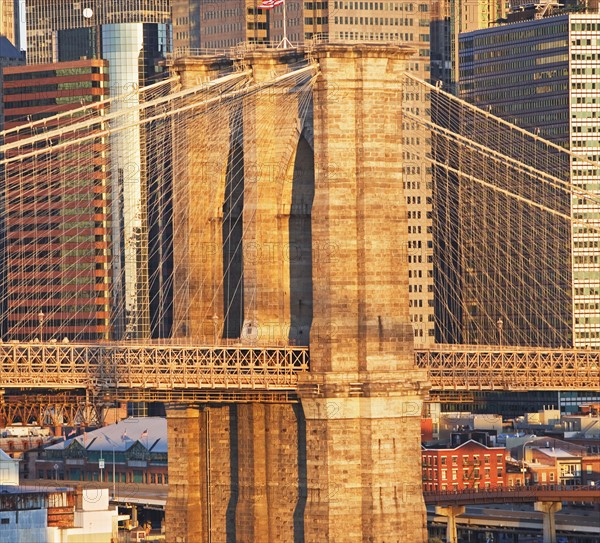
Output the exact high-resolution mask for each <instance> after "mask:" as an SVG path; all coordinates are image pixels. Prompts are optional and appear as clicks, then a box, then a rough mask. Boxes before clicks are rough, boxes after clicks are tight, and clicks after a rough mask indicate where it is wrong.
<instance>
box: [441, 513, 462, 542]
mask: <svg viewBox="0 0 600 543" xmlns="http://www.w3.org/2000/svg"><path fill="white" fill-rule="evenodd" d="M464 512H465V506H464V505H448V506H442V505H437V506H436V508H435V513H436V515H442V516H444V517H446V518H447V519H448V520H447V521H446V543H458V529H457V526H456V517H458V516H460V515H462V514H463V513H464Z"/></svg>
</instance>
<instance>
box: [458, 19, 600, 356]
mask: <svg viewBox="0 0 600 543" xmlns="http://www.w3.org/2000/svg"><path fill="white" fill-rule="evenodd" d="M599 75H600V14H597V13H588V14H564V15H559V16H554V17H548V18H544V19H537V20H531V21H525V22H521V23H515V24H509V25H504V26H500V27H496V28H490V29H487V30H479V31H476V32H470V33H465V34H462V35H461V36H460V96H461V97H462V98H464V99H466V100H468V101H470V102H472V103H474V104H475V105H477V106H478V107H480V108H485V109H488V108H489V110H490V111H491V112H492V113H494V114H495V115H498V116H499V117H502V118H505V119H507V120H510V121H511V122H514V123H515V124H518V125H519V126H521V127H523V128H525V129H526V130H528V131H530V132H534V133H537V134H539V135H540V136H541V137H543V138H545V139H547V140H550V141H552V142H554V143H556V144H559V145H561V146H563V147H565V148H568V149H570V150H571V151H572V152H573V153H574V154H575V155H580V156H582V157H586V159H587V160H591V161H594V162H598V161H600V150H599V149H600V114H599V107H600V83H599V81H600V79H599ZM568 175H569V176H570V180H571V183H572V184H573V185H574V186H575V187H578V188H581V189H583V190H585V191H588V193H589V194H591V196H589V197H586V198H581V197H577V196H575V195H573V196H572V197H571V201H570V202H569V201H566V202H565V209H566V213H569V212H570V213H571V217H572V218H573V219H575V220H576V221H577V222H574V223H573V224H572V226H571V227H570V229H565V230H564V232H563V234H562V237H563V239H560V240H548V243H550V242H551V243H559V244H560V246H562V247H564V250H562V249H561V251H562V253H561V254H562V258H561V259H559V260H557V261H556V269H557V270H563V275H564V276H565V277H568V278H569V281H568V283H566V284H565V288H564V292H563V295H562V296H560V297H558V298H550V299H547V300H546V301H545V302H543V303H545V304H547V306H548V307H547V313H548V315H551V316H552V318H553V319H555V320H557V321H560V322H563V323H565V326H564V327H563V330H562V332H561V334H560V336H561V337H556V338H555V340H556V342H557V344H558V345H559V346H569V345H573V346H575V347H583V348H585V347H590V348H595V349H598V348H600V266H599V264H600V236H599V234H598V227H600V204H599V203H598V202H599V201H600V169H598V168H597V167H595V166H593V165H591V164H590V163H589V162H587V161H586V162H579V163H578V162H577V159H572V160H571V165H570V172H568ZM540 247H542V240H537V243H536V250H537V251H539V250H540ZM551 271H552V270H551ZM489 290H490V292H491V291H493V289H489Z"/></svg>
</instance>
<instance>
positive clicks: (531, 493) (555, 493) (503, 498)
mask: <svg viewBox="0 0 600 543" xmlns="http://www.w3.org/2000/svg"><path fill="white" fill-rule="evenodd" d="M423 497H424V499H425V503H426V504H431V505H433V504H435V505H481V504H485V503H533V502H563V501H569V502H586V503H600V488H599V487H597V486H590V485H584V486H581V485H580V486H565V485H534V486H528V487H524V488H522V487H501V488H490V489H487V490H485V489H479V490H476V489H474V488H470V489H466V490H461V491H457V492H453V491H444V492H423Z"/></svg>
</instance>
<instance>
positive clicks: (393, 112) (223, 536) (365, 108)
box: [167, 45, 426, 543]
mask: <svg viewBox="0 0 600 543" xmlns="http://www.w3.org/2000/svg"><path fill="white" fill-rule="evenodd" d="M409 54H410V51H408V50H406V49H403V48H399V47H391V46H390V47H388V46H362V45H355V46H335V45H324V46H319V47H317V48H315V50H314V51H313V55H314V58H316V60H317V61H318V64H319V69H320V75H319V77H318V79H317V83H316V88H315V90H314V112H313V116H314V136H312V137H311V131H310V130H305V131H304V132H302V131H299V130H297V128H296V126H283V127H282V128H279V129H278V130H275V126H276V124H277V123H281V122H282V121H283V118H284V116H283V114H282V113H283V109H282V102H281V100H280V97H278V96H277V95H275V96H274V97H271V100H270V102H269V103H261V102H260V101H254V102H252V101H250V102H249V103H248V104H245V105H244V123H245V125H247V128H246V127H245V128H244V133H243V134H244V136H243V142H244V145H243V147H244V151H243V152H244V158H245V160H246V162H247V164H246V165H245V167H244V211H243V213H244V222H245V228H246V227H247V228H246V229H245V231H244V236H247V239H245V241H244V243H245V246H244V259H245V260H246V261H247V262H246V263H245V265H244V282H245V283H244V284H245V290H246V292H245V307H244V321H245V324H246V325H250V327H254V326H256V327H260V326H261V323H263V324H264V323H266V324H267V326H268V327H273V328H272V330H271V328H269V335H268V337H267V338H266V339H265V336H264V335H263V338H262V340H263V342H264V343H267V344H268V343H270V342H271V341H275V342H281V341H286V340H287V339H298V338H297V337H296V338H292V337H291V334H290V335H289V336H288V334H285V333H280V332H278V331H277V330H281V331H285V330H286V327H287V328H289V327H290V323H293V321H294V319H297V320H299V321H302V323H303V324H302V325H303V326H306V327H308V326H311V329H310V353H311V371H310V373H309V374H307V375H306V376H304V377H303V380H302V386H301V405H296V406H291V405H275V404H265V405H262V404H237V405H230V406H223V407H215V406H209V407H206V408H204V409H203V410H202V411H200V414H199V415H198V414H197V413H196V412H194V411H193V410H187V411H174V410H171V411H169V428H170V430H169V432H170V434H169V437H170V438H171V436H173V439H174V440H175V441H174V442H173V443H174V445H171V447H177V449H176V450H175V451H173V448H171V451H173V452H175V454H174V455H173V456H172V457H171V459H170V466H169V470H170V471H169V477H170V485H173V490H172V491H171V490H170V493H169V502H168V507H167V517H168V519H170V520H168V521H167V538H168V540H169V541H189V542H190V543H191V542H194V543H195V542H202V541H208V533H209V531H210V534H211V535H212V541H224V542H234V541H235V542H240V543H242V542H243V543H250V542H252V543H255V542H256V543H271V542H273V543H286V542H290V543H291V542H294V543H299V542H306V543H312V542H315V543H316V542H318V543H323V542H332V543H334V542H336V543H353V542H356V543H359V542H363V541H370V542H373V543H384V542H385V543H399V542H401V543H423V542H424V541H425V540H426V529H425V521H426V516H425V507H424V503H423V499H422V495H421V482H420V477H421V471H420V416H421V407H422V400H423V394H424V390H425V388H426V374H425V372H423V371H420V370H417V369H416V368H415V367H414V357H413V352H412V349H413V332H412V328H411V325H410V319H409V306H408V273H407V255H406V232H407V228H406V205H405V198H404V194H403V189H402V179H401V175H402V147H401V135H400V134H398V132H397V130H398V127H399V126H402V123H401V110H400V107H401V98H402V93H401V86H400V74H401V73H402V71H403V69H404V61H405V59H406V58H407V56H408V55H409ZM294 55H297V53H295V52H294V53H291V54H290V53H289V52H288V53H281V52H273V51H270V52H265V53H264V55H263V54H260V53H256V54H253V55H252V56H250V57H248V58H246V59H244V63H245V65H246V66H251V67H252V69H253V73H254V77H255V79H256V80H257V81H262V80H265V79H268V78H269V77H272V76H273V75H274V74H276V73H280V72H281V71H282V70H284V69H285V63H286V62H287V60H285V59H289V58H292V57H294ZM258 118H260V119H261V123H265V122H266V123H267V124H266V128H265V125H263V126H261V127H260V130H262V131H263V134H262V135H261V133H260V130H259V126H258V123H257V120H256V119H258ZM265 118H268V119H271V122H272V123H273V125H272V130H271V128H270V126H269V122H268V121H265ZM290 123H296V124H297V121H296V119H295V118H293V119H290ZM265 130H266V132H264V131H265ZM219 134H220V132H218V131H217V141H222V142H224V141H225V135H226V134H225V132H223V137H221V136H219ZM274 134H280V137H273V135H274ZM281 134H283V137H282V136H281ZM208 141H209V140H206V142H208ZM206 142H204V140H203V139H202V138H200V139H199V145H200V147H199V148H198V149H199V151H200V155H201V156H203V155H205V154H208V155H210V153H213V152H217V151H215V149H216V147H214V145H213V146H212V147H211V148H209V147H207V146H206ZM278 145H283V147H282V148H278V149H277V151H275V147H277V146H278ZM313 153H314V172H313V170H312V167H308V168H305V169H303V168H302V164H299V163H298V160H299V159H304V160H310V159H311V158H312V157H313ZM215 156H216V155H215ZM269 157H271V158H269ZM272 157H275V158H272ZM265 161H266V164H267V166H261V165H262V164H265ZM252 163H253V166H252V167H250V165H251V164H252ZM274 163H276V164H278V165H279V164H281V165H282V167H281V169H279V166H278V167H277V171H278V172H280V174H278V176H277V179H276V181H277V183H273V184H271V186H269V184H268V183H267V184H265V178H264V174H265V173H267V175H268V174H269V173H273V169H274V167H273V166H272V164H274ZM269 164H271V165H269ZM257 166H260V167H257ZM261 171H262V173H261ZM199 182H201V179H200V178H198V179H195V180H193V181H192V183H199ZM219 182H220V181H219ZM313 182H314V189H313V186H312V185H313ZM309 185H310V186H309ZM194 190H195V189H194ZM313 195H314V200H313ZM197 197H198V198H201V191H200V192H198V193H197ZM295 198H296V201H301V202H302V205H300V206H299V211H298V210H297V209H296V208H295V207H294V205H293V204H294V199H295ZM194 205H195V206H197V207H198V210H197V211H198V217H197V219H198V222H197V223H196V225H197V229H196V230H197V231H195V232H194V236H198V238H197V239H204V238H203V237H202V236H204V235H206V233H205V232H204V231H203V228H202V224H201V221H200V218H201V217H203V215H202V214H203V213H207V212H206V211H205V210H201V209H200V208H201V207H202V200H199V201H198V203H197V204H196V203H195V204H194ZM206 205H207V208H210V207H212V204H210V203H209V202H208V201H206ZM294 215H296V217H295V218H293V216H294ZM303 216H304V217H303ZM250 217H253V218H255V223H254V224H252V223H251V221H250V220H249V219H250ZM308 219H310V220H308ZM195 220H196V219H195ZM202 220H203V221H205V222H206V220H210V217H209V216H208V215H207V216H206V217H205V219H202ZM292 222H293V225H294V226H293V228H292ZM246 223H247V224H246ZM190 224H191V222H190ZM302 228H305V229H306V232H304V233H302V232H299V230H300V229H302ZM293 239H298V240H300V246H301V250H300V252H301V253H302V254H303V255H304V256H306V252H307V251H306V244H307V242H310V243H312V265H311V264H308V265H307V264H306V263H305V262H301V263H300V264H299V265H297V266H296V268H295V269H292V268H293V267H292V266H291V265H290V263H289V261H287V262H286V259H285V244H286V243H288V242H291V240H293ZM251 244H253V245H251ZM261 244H265V245H266V246H269V247H275V248H277V250H278V251H280V252H279V253H277V252H276V254H277V255H278V256H277V258H276V259H277V260H278V262H277V265H269V264H270V263H268V262H264V261H260V260H257V259H256V255H252V254H250V251H251V250H252V248H254V249H256V247H258V246H260V245H261ZM182 255H183V257H182V258H183V259H184V260H185V258H189V261H188V262H187V263H186V265H187V266H188V267H189V269H190V270H191V268H193V267H195V266H198V265H199V264H198V263H196V262H195V261H194V257H193V255H192V254H191V252H190V253H189V256H186V253H185V251H184V252H183V253H182ZM252 257H254V258H252ZM200 267H201V264H200ZM197 271H198V272H199V274H200V273H205V274H210V273H213V272H210V271H209V270H208V269H206V270H201V269H199V270H197ZM190 273H191V272H190ZM309 273H312V277H306V275H308V274H309ZM302 274H304V275H302ZM295 285H301V287H295ZM294 288H295V290H294ZM309 291H312V292H309ZM291 292H293V295H292V294H290V293H291ZM200 296H201V297H202V296H203V295H202V294H201V295H200ZM201 303H202V302H200V304H201ZM303 303H305V304H306V306H305V307H307V308H309V311H306V309H305V310H304V313H302V311H301V310H300V309H298V308H301V307H302V304H303ZM190 304H191V298H190ZM313 312H314V315H313ZM196 318H199V317H194V316H193V315H192V312H191V311H190V313H189V317H188V319H189V327H190V328H194V327H195V326H197V325H198V323H193V322H192V321H193V320H194V319H196ZM311 319H312V325H311ZM245 327H246V326H244V328H245ZM292 328H293V327H292ZM307 330H308V328H307ZM242 333H243V330H242ZM241 339H245V340H248V339H251V338H248V337H246V338H241ZM185 417H188V418H187V421H188V422H187V423H186V422H185V421H184V419H185ZM186 424H189V428H187V429H186V427H185V425H186ZM175 427H177V428H178V432H183V434H184V435H186V439H182V438H181V436H179V437H177V435H176V432H175V431H174V430H173V428H175ZM171 454H173V453H171ZM171 464H174V465H173V466H171ZM173 515H175V516H178V518H177V519H173V518H171V517H172V516H173Z"/></svg>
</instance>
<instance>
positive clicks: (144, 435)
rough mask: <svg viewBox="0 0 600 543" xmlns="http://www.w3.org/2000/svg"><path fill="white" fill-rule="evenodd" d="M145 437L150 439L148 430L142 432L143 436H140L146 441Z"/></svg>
mask: <svg viewBox="0 0 600 543" xmlns="http://www.w3.org/2000/svg"><path fill="white" fill-rule="evenodd" d="M145 437H148V429H147V428H146V430H144V431H143V432H142V434H141V435H140V439H144V438H145Z"/></svg>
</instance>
